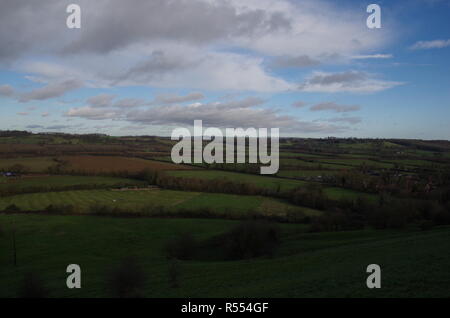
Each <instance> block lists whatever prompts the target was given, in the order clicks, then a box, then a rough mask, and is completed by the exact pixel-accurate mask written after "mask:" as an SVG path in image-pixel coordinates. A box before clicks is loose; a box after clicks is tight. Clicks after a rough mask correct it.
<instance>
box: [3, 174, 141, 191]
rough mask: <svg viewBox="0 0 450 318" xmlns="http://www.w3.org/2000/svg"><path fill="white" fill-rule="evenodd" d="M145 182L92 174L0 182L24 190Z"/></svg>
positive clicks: (23, 178)
mask: <svg viewBox="0 0 450 318" xmlns="http://www.w3.org/2000/svg"><path fill="white" fill-rule="evenodd" d="M144 185H145V182H142V181H138V180H133V179H126V178H113V177H91V176H39V177H22V178H19V179H9V180H6V181H5V180H3V183H0V190H3V189H4V190H6V189H9V190H17V191H19V190H23V189H29V188H41V189H42V188H43V189H46V188H49V189H51V188H64V187H74V186H98V187H117V186H144Z"/></svg>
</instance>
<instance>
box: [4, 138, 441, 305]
mask: <svg viewBox="0 0 450 318" xmlns="http://www.w3.org/2000/svg"><path fill="white" fill-rule="evenodd" d="M172 146H173V142H172V141H171V140H170V139H167V138H162V137H109V136H95V135H92V136H83V135H77V136H75V135H64V134H58V135H51V134H45V135H39V134H30V135H21V136H20V137H17V136H14V134H13V133H11V136H8V137H0V149H2V151H3V152H1V154H0V171H1V172H2V175H1V177H0V195H1V196H0V211H1V213H0V248H1V250H2V251H5V253H2V254H1V255H0V264H1V270H0V280H1V281H2V282H6V283H7V286H9V288H3V287H2V286H5V285H4V284H2V285H1V286H0V296H1V297H17V296H18V295H20V290H21V286H22V285H23V284H24V282H26V279H27V278H26V277H28V274H29V273H30V272H36V271H38V272H39V273H41V276H40V277H39V279H40V281H41V283H42V286H44V287H45V291H46V294H45V295H46V296H49V297H109V296H114V295H113V294H111V290H110V288H109V287H108V285H107V281H108V277H107V274H104V271H105V268H108V266H110V264H113V265H114V266H118V267H120V264H121V263H122V262H125V261H126V259H127V257H132V258H133V259H134V262H137V263H138V264H140V266H143V267H145V268H146V271H147V274H149V273H151V275H148V282H149V284H148V286H147V285H146V286H144V287H143V288H142V290H141V292H142V295H143V296H145V297H154V296H158V297H163V296H165V297H236V296H242V297H259V296H264V297H342V296H346V297H372V296H373V292H371V291H370V290H368V289H367V288H366V287H365V286H364V284H362V283H361V281H360V280H361V277H363V276H364V271H363V272H361V268H363V269H364V266H367V264H370V263H373V262H380V263H382V264H384V265H385V266H386V267H387V268H389V271H388V272H386V274H385V277H386V283H385V285H384V288H383V289H381V290H377V291H376V296H379V297H404V296H408V297H411V296H427V297H441V296H448V289H447V288H446V287H447V286H448V285H447V283H448V282H449V281H450V277H449V276H448V275H449V274H448V270H447V268H448V266H450V259H449V257H448V256H449V254H448V249H449V247H450V246H449V244H450V240H449V239H448V238H449V237H450V236H449V235H448V234H449V233H450V210H449V209H450V203H449V199H450V190H449V187H450V184H449V183H450V179H449V178H450V172H449V171H450V143H448V142H441V141H436V142H433V141H430V142H424V141H412V140H408V141H405V140H383V141H381V140H370V139H368V140H365V139H362V140H357V139H295V138H289V139H282V140H281V144H280V147H281V148H280V170H279V171H278V173H277V174H275V175H272V176H262V175H260V174H259V173H258V172H259V166H260V165H259V164H233V165H225V164H195V165H184V164H173V163H172V162H171V160H170V151H171V148H172ZM12 235H14V239H15V247H13V245H12V244H11V240H12ZM244 238H245V239H244ZM255 238H257V239H255ZM14 253H16V259H15V260H13V259H12V257H11V255H14ZM36 255H39V258H37V257H36ZM73 258H76V261H77V262H79V263H81V264H83V267H84V268H87V269H88V270H86V277H85V278H84V279H85V280H86V287H85V288H83V289H81V290H77V291H74V292H71V291H69V290H67V289H64V288H63V287H61V286H60V285H61V284H59V283H58V279H59V278H60V276H61V274H60V268H59V267H60V266H61V264H65V263H70V262H72V259H73ZM437 258H439V262H434V263H431V264H430V262H429V260H430V259H437ZM412 259H414V263H413V265H411V264H412V263H411V260H412ZM174 264H176V271H177V276H176V278H174V276H173V275H174V274H173V273H172V272H171V271H173V270H174V269H173V268H174V267H173V266H175V265H174ZM212 264H213V265H212ZM249 264H251V266H248V265H249ZM329 264H334V265H333V268H332V269H330V266H329ZM430 267H432V270H431V271H430ZM171 273H172V274H171ZM394 273H395V275H394ZM421 273H422V274H421ZM425 273H430V274H425ZM105 275H106V276H105ZM418 277H419V278H420V279H418ZM174 279H175V280H176V281H174ZM211 282H214V288H212V287H211V286H212V285H211ZM446 282H447V283H446ZM262 286H264V287H262ZM336 286H337V287H336ZM406 286H408V287H406ZM430 286H433V289H430V288H428V287H430ZM156 290H157V291H156Z"/></svg>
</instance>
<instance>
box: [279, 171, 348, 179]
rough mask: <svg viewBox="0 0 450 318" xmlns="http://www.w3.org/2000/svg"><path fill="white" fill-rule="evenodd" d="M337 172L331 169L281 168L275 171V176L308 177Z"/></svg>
mask: <svg viewBox="0 0 450 318" xmlns="http://www.w3.org/2000/svg"><path fill="white" fill-rule="evenodd" d="M337 173H339V171H333V170H283V171H280V172H278V173H277V176H280V177H287V178H296V177H301V178H310V177H317V176H329V175H334V174H337Z"/></svg>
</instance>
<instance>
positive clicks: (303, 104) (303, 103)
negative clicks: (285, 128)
mask: <svg viewBox="0 0 450 318" xmlns="http://www.w3.org/2000/svg"><path fill="white" fill-rule="evenodd" d="M306 105H308V103H305V102H303V101H301V100H299V101H296V102H294V103H292V106H294V107H295V108H302V107H305V106H306Z"/></svg>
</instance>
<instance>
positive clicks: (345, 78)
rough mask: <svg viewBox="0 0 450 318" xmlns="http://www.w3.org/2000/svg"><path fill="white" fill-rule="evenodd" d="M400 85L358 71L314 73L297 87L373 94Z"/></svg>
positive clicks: (319, 90)
mask: <svg viewBox="0 0 450 318" xmlns="http://www.w3.org/2000/svg"><path fill="white" fill-rule="evenodd" d="M402 84H404V83H401V82H394V81H384V80H379V79H375V78H373V77H372V76H371V75H370V74H368V73H366V72H360V71H346V72H340V73H324V72H314V73H313V74H312V75H311V76H309V77H308V78H307V79H306V80H305V81H304V82H303V83H302V84H300V85H299V90H300V91H305V92H327V93H338V92H350V93H374V92H378V91H383V90H386V89H389V88H392V87H395V86H398V85H402Z"/></svg>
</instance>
